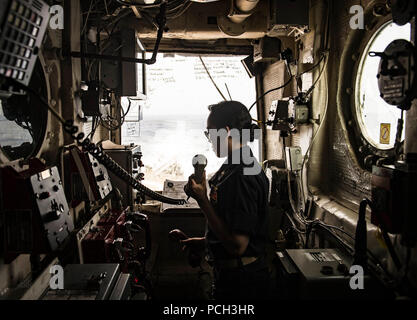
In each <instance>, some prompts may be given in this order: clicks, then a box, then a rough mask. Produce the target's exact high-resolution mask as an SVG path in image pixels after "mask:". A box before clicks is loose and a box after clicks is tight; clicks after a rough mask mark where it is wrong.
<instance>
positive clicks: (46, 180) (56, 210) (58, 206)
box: [30, 167, 74, 250]
mask: <svg viewBox="0 0 417 320" xmlns="http://www.w3.org/2000/svg"><path fill="white" fill-rule="evenodd" d="M30 182H31V185H32V188H33V193H34V195H35V199H36V200H35V201H36V204H37V209H38V211H39V214H40V217H41V220H42V222H43V225H44V229H45V231H46V236H47V237H48V241H49V244H50V246H51V249H52V250H55V249H57V248H58V246H59V245H61V244H62V243H63V241H64V239H65V238H66V237H67V236H68V235H69V234H70V232H71V231H72V230H73V229H74V225H73V221H72V219H71V217H70V212H69V208H68V203H67V200H66V198H65V193H64V190H63V188H62V182H61V179H60V177H59V173H58V168H57V167H53V168H50V169H47V170H45V171H42V172H39V173H37V174H35V175H33V176H31V177H30Z"/></svg>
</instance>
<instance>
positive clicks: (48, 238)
mask: <svg viewBox="0 0 417 320" xmlns="http://www.w3.org/2000/svg"><path fill="white" fill-rule="evenodd" d="M0 173H1V180H2V187H1V194H2V197H1V199H2V206H1V208H2V216H3V221H4V242H5V251H6V254H5V260H6V263H10V262H11V261H13V259H14V258H16V257H17V255H19V254H22V253H34V254H37V253H49V252H51V251H54V250H56V249H58V247H60V246H61V245H62V244H63V243H64V241H65V239H66V238H67V237H68V236H69V234H70V233H71V232H72V231H73V229H74V225H73V221H72V218H71V216H70V211H69V208H68V203H67V200H66V197H65V194H64V190H63V188H62V181H61V178H60V176H59V173H58V169H57V168H56V167H52V168H47V167H46V166H45V165H44V164H43V163H42V162H41V161H40V160H37V159H31V160H29V162H28V165H27V166H25V168H24V169H22V171H18V168H13V167H9V166H6V167H3V168H1V170H0Z"/></svg>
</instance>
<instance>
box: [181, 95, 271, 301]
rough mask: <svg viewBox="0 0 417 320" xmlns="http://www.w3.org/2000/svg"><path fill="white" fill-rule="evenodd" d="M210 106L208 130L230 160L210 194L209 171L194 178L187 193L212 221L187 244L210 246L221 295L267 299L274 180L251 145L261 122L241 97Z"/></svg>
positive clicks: (216, 147) (212, 183)
mask: <svg viewBox="0 0 417 320" xmlns="http://www.w3.org/2000/svg"><path fill="white" fill-rule="evenodd" d="M209 110H210V115H209V117H208V119H207V129H208V131H206V133H205V134H206V136H207V138H208V139H209V141H210V142H211V143H212V145H213V150H214V151H215V153H216V155H217V156H218V157H220V158H222V157H226V158H227V159H226V161H225V163H224V164H223V165H222V166H221V168H220V169H219V170H218V172H217V173H216V174H215V175H214V176H213V177H212V178H211V179H210V181H209V185H210V196H209V197H208V196H207V185H206V177H205V174H204V177H203V181H202V183H201V184H197V183H196V181H195V180H194V177H193V176H191V177H190V178H189V181H188V185H187V187H186V189H187V193H188V195H189V196H191V197H193V198H194V199H195V200H196V201H197V202H198V204H199V206H200V208H201V210H202V211H203V213H204V215H205V217H206V219H207V226H206V234H205V237H204V238H189V239H186V240H183V241H182V244H183V245H184V246H185V247H186V248H188V249H190V250H193V251H195V250H198V248H204V247H205V249H206V253H207V259H208V262H209V263H210V264H211V265H212V266H213V269H214V270H213V271H214V272H213V273H214V286H213V288H214V290H213V296H214V298H215V299H216V300H230V299H239V300H253V299H263V298H267V297H268V292H269V290H268V287H269V271H268V267H267V264H266V259H265V247H266V242H267V216H268V215H267V208H268V183H269V182H268V180H267V177H266V175H265V173H264V172H263V170H262V169H261V167H260V165H259V163H258V162H257V160H256V159H255V158H254V156H253V153H252V151H251V149H250V147H249V146H248V145H247V143H248V142H252V141H254V131H255V130H256V128H257V126H255V125H252V118H251V116H250V113H249V111H248V109H247V108H246V107H245V106H244V105H243V104H241V103H239V102H235V101H227V102H221V103H219V104H216V105H213V106H210V107H209ZM220 131H222V132H223V133H225V134H223V135H222V134H220V133H219V132H220ZM236 133H239V134H236Z"/></svg>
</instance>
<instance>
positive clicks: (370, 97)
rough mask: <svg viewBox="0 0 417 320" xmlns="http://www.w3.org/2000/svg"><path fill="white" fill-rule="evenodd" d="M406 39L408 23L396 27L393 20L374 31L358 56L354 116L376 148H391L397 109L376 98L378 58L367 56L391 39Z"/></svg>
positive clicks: (381, 50) (399, 113)
mask: <svg viewBox="0 0 417 320" xmlns="http://www.w3.org/2000/svg"><path fill="white" fill-rule="evenodd" d="M410 38H411V25H410V24H407V25H405V26H398V25H396V24H395V23H393V22H388V23H386V24H384V25H383V26H382V27H381V28H380V29H379V30H378V31H377V32H376V33H375V35H374V36H373V37H372V39H371V41H370V42H369V44H368V46H367V48H366V50H365V51H364V53H363V56H362V58H361V64H360V68H359V77H357V83H356V111H357V118H358V122H359V125H360V128H361V130H362V134H363V135H364V137H365V138H366V140H367V141H368V142H369V143H370V144H371V145H373V146H374V147H376V148H377V149H380V150H388V149H392V148H393V147H394V143H395V136H396V128H397V122H398V119H399V118H400V117H401V111H400V110H399V109H398V108H396V107H395V106H391V105H389V104H387V103H386V102H385V101H384V100H383V99H382V98H381V97H380V92H379V88H378V79H377V78H376V75H377V73H378V67H379V62H380V59H379V58H372V57H369V52H371V51H376V52H383V51H384V50H385V48H386V47H387V46H388V45H389V44H390V43H391V42H392V41H393V40H395V39H405V40H410Z"/></svg>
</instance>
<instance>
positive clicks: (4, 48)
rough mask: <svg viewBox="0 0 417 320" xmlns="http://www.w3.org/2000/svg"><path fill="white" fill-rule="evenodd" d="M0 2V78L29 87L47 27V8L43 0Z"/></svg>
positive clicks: (4, 0) (5, 0)
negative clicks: (0, 15)
mask: <svg viewBox="0 0 417 320" xmlns="http://www.w3.org/2000/svg"><path fill="white" fill-rule="evenodd" d="M1 2H2V4H1V7H2V9H5V10H4V12H5V16H4V17H3V19H2V21H1V22H0V23H1V29H0V76H4V77H6V78H11V79H14V80H16V81H18V82H20V83H22V84H24V85H28V84H29V81H30V78H31V76H32V72H33V69H34V67H35V63H36V59H37V55H38V52H39V48H40V47H41V44H42V41H43V37H44V35H45V32H46V28H47V26H48V23H49V6H48V5H47V4H46V3H45V2H44V1H42V0H10V1H7V0H3V1H1ZM6 12H7V13H6Z"/></svg>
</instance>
